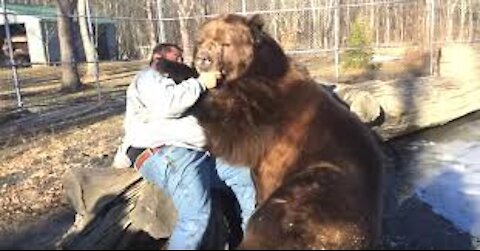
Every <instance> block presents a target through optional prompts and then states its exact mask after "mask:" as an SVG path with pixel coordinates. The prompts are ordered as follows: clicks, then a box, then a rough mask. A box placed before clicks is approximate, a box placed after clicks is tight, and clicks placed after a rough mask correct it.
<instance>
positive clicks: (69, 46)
mask: <svg viewBox="0 0 480 251" xmlns="http://www.w3.org/2000/svg"><path fill="white" fill-rule="evenodd" d="M76 4H77V1H76V0H57V14H58V17H57V22H58V39H59V42H60V54H61V58H62V90H64V91H75V90H79V89H80V88H81V86H82V83H81V82H80V77H79V75H78V70H77V63H76V62H75V53H74V46H73V32H72V15H73V13H74V9H75V6H76Z"/></svg>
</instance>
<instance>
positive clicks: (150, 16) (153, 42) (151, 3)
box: [145, 0, 157, 49]
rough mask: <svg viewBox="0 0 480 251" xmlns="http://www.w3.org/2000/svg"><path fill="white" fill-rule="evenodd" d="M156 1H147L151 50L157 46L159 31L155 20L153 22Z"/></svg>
mask: <svg viewBox="0 0 480 251" xmlns="http://www.w3.org/2000/svg"><path fill="white" fill-rule="evenodd" d="M154 1H155V0H146V9H145V11H146V12H147V18H148V28H149V31H148V40H149V44H150V48H152V49H153V47H155V45H156V44H157V29H156V27H155V20H153V6H155V4H154Z"/></svg>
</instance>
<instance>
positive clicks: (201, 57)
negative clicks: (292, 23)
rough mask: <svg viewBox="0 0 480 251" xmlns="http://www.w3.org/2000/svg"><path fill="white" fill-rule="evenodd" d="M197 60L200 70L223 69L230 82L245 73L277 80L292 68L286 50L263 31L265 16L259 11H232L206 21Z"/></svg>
mask: <svg viewBox="0 0 480 251" xmlns="http://www.w3.org/2000/svg"><path fill="white" fill-rule="evenodd" d="M193 63H194V66H195V67H196V69H197V70H198V71H212V70H218V71H220V72H221V73H222V74H223V77H224V82H225V83H227V84H228V83H232V82H234V81H235V80H237V79H239V78H242V77H244V76H249V77H258V76H260V77H265V78H269V79H270V80H275V79H277V78H280V77H282V76H283V75H284V74H285V73H286V72H287V69H288V59H287V57H286V55H285V53H284V52H283V50H282V49H281V47H280V46H279V45H278V43H277V42H276V41H275V40H274V39H273V38H272V37H270V36H269V35H268V34H267V33H266V32H265V31H263V20H262V19H261V18H260V16H258V15H255V16H253V17H250V18H246V17H243V16H239V15H233V14H230V15H224V16H220V17H217V18H215V19H212V20H209V21H208V22H206V23H205V24H203V25H202V27H201V28H200V30H199V33H198V36H197V39H196V46H195V51H194V61H193Z"/></svg>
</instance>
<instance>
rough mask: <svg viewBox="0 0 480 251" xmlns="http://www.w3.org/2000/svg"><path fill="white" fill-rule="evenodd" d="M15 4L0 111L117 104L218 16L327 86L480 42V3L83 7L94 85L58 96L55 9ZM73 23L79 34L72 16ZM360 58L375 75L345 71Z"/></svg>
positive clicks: (92, 3) (98, 0)
mask: <svg viewBox="0 0 480 251" xmlns="http://www.w3.org/2000/svg"><path fill="white" fill-rule="evenodd" d="M17 2H19V1H12V0H10V1H6V0H3V2H2V5H3V7H2V10H1V13H0V25H1V29H0V30H1V31H0V44H1V45H2V53H1V54H0V65H1V68H0V81H1V82H0V102H1V104H0V113H1V112H2V111H4V110H9V109H14V108H15V107H29V108H32V109H34V108H38V107H51V106H55V105H57V106H62V105H63V106H66V105H72V102H66V101H67V100H74V102H73V103H74V104H81V103H84V102H89V101H91V102H95V101H98V98H100V99H101V100H107V101H108V100H121V99H122V98H123V96H122V95H123V91H124V89H125V87H126V85H128V83H129V81H130V80H131V77H132V76H133V75H134V74H135V73H136V72H137V71H138V70H140V69H142V68H143V67H145V66H146V64H147V60H148V58H149V54H150V52H151V49H152V47H153V46H154V45H155V44H156V43H158V42H170V43H177V44H179V45H181V47H183V48H184V54H185V56H186V59H187V62H188V61H189V57H190V56H191V54H192V51H193V44H194V39H195V32H196V31H197V30H198V29H199V27H200V25H201V24H202V23H203V22H205V21H206V20H208V19H209V18H211V17H215V16H217V15H219V14H223V13H237V14H242V15H247V16H250V15H253V14H260V15H262V17H263V19H264V21H265V30H266V31H267V32H268V33H269V34H270V35H271V36H273V37H274V38H275V39H276V40H277V41H278V42H279V43H280V44H281V45H282V47H283V48H284V49H285V51H286V52H287V53H288V54H290V55H292V57H295V58H296V59H298V60H299V61H300V62H302V63H304V64H305V65H306V66H307V67H308V68H309V69H310V71H311V72H312V75H314V76H318V77H321V78H323V79H325V80H326V81H331V82H349V81H360V80H361V79H362V78H365V79H369V78H375V77H376V76H374V75H377V77H378V75H382V74H379V72H382V71H381V70H380V65H381V64H384V65H382V66H381V67H382V69H384V71H385V72H386V73H385V74H384V75H388V70H389V69H388V63H384V62H389V61H395V60H399V59H401V58H405V57H407V58H408V57H409V54H408V53H409V51H412V53H411V54H412V55H415V53H416V54H417V58H415V57H414V56H410V57H409V58H408V60H417V59H418V58H421V59H422V60H424V61H422V62H421V63H419V65H422V67H423V68H422V69H421V70H422V71H423V72H422V74H433V73H434V71H435V58H436V57H437V54H438V48H440V47H441V46H442V45H444V44H445V43H453V42H455V43H459V42H461V43H475V42H478V41H479V40H480V35H479V34H480V32H479V31H480V25H479V23H480V3H479V2H478V1H474V0H473V1H472V0H462V1H460V2H459V1H457V3H456V5H454V6H453V5H452V3H450V2H451V1H444V0H441V1H437V0H309V1H298V0H200V1H192V0H156V1H155V0H138V1H131V0H87V1H86V2H87V5H88V10H87V15H88V17H89V19H88V20H89V23H88V25H89V28H90V31H91V32H90V39H91V40H92V41H93V42H94V44H95V47H96V49H97V52H98V57H97V58H96V60H95V62H86V61H87V60H86V57H85V53H84V50H83V46H82V42H81V39H80V32H79V29H78V28H74V34H75V35H74V39H73V40H74V47H75V48H76V51H75V58H76V64H78V66H79V71H80V75H83V73H84V72H85V71H86V64H98V69H99V70H98V71H97V72H96V76H95V78H93V79H88V78H87V79H86V78H83V79H82V81H83V82H84V83H87V86H90V85H93V84H96V85H97V88H86V89H85V90H84V91H82V95H80V94H78V93H77V94H58V92H57V90H58V86H59V85H60V81H61V69H60V67H59V66H60V65H61V62H60V61H61V60H60V46H59V42H58V31H57V24H56V20H57V17H58V16H57V12H56V9H55V6H54V5H52V4H51V2H50V4H49V1H44V3H43V4H39V5H23V4H19V3H17ZM20 2H21V1H20ZM37 2H39V3H40V2H42V1H37ZM447 2H448V3H447ZM72 17H73V27H77V26H78V25H77V20H78V17H79V15H78V13H75V14H74V15H73V16H72ZM359 55H360V56H359ZM356 57H360V59H362V60H363V57H367V59H368V62H366V64H368V65H369V67H371V68H368V69H365V67H363V68H362V67H360V68H361V69H356V68H355V67H354V69H353V70H350V69H348V67H347V66H348V65H349V64H350V63H351V62H353V63H355V60H357V58H356ZM364 63H365V62H364ZM419 67H420V66H419ZM392 69H398V66H396V65H392V66H390V70H392ZM372 74H373V75H372ZM392 75H393V76H392V77H394V76H395V74H392ZM359 76H362V77H359Z"/></svg>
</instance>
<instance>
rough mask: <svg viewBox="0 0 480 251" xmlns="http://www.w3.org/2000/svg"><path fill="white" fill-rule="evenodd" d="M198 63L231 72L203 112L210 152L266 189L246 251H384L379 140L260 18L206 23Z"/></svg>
mask: <svg viewBox="0 0 480 251" xmlns="http://www.w3.org/2000/svg"><path fill="white" fill-rule="evenodd" d="M194 64H195V67H196V68H197V69H198V70H200V71H209V70H219V71H221V72H222V73H223V75H224V79H223V81H222V82H221V83H220V86H219V87H217V88H216V89H214V90H211V91H209V92H208V93H207V94H205V95H204V96H203V97H202V98H201V100H200V101H199V103H198V104H197V105H196V110H195V111H194V112H195V114H196V116H197V117H198V119H199V121H200V123H201V125H202V126H203V127H204V129H205V132H206V134H207V138H208V139H209V150H211V151H212V152H213V153H214V154H215V155H216V156H219V157H222V158H225V159H226V160H227V161H229V162H230V163H232V164H239V165H245V166H249V167H251V168H252V171H253V176H254V180H255V184H256V186H257V192H258V194H257V199H258V203H259V209H258V211H256V213H255V214H254V216H253V217H252V218H251V220H250V222H249V226H248V230H247V233H246V236H245V239H244V241H243V243H242V246H241V247H242V248H245V249H364V248H370V247H374V246H375V245H376V241H377V238H378V236H379V231H380V222H381V220H380V219H381V212H382V206H381V205H382V203H381V194H382V176H383V169H382V161H381V156H382V155H381V151H380V148H379V146H378V143H377V141H376V139H375V138H374V137H373V135H372V134H371V132H370V130H369V129H368V128H367V127H366V126H364V125H363V124H362V123H361V122H360V121H359V119H357V117H355V115H353V114H352V113H350V112H349V111H348V110H347V109H346V108H345V107H344V106H343V105H341V104H340V103H338V102H337V101H336V100H335V99H334V98H333V97H332V96H331V95H330V94H329V93H327V92H326V91H325V89H324V88H321V87H320V86H319V85H318V84H316V83H315V82H314V81H313V80H312V79H310V77H309V76H307V74H306V73H305V72H304V71H303V70H302V71H301V70H299V69H298V68H297V67H295V66H294V65H293V63H291V61H290V60H289V58H287V56H286V55H285V54H284V52H283V50H282V49H281V47H280V46H279V45H278V44H277V43H276V42H275V41H274V40H273V39H272V38H271V37H270V36H268V35H267V34H266V33H265V32H264V31H263V30H262V23H261V20H260V19H259V18H258V16H255V17H253V18H250V19H247V18H244V17H241V16H237V15H226V16H222V17H219V18H215V19H213V20H210V21H208V22H207V23H205V24H204V25H203V26H202V27H201V29H200V31H199V34H198V38H197V41H196V48H195V55H194Z"/></svg>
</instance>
